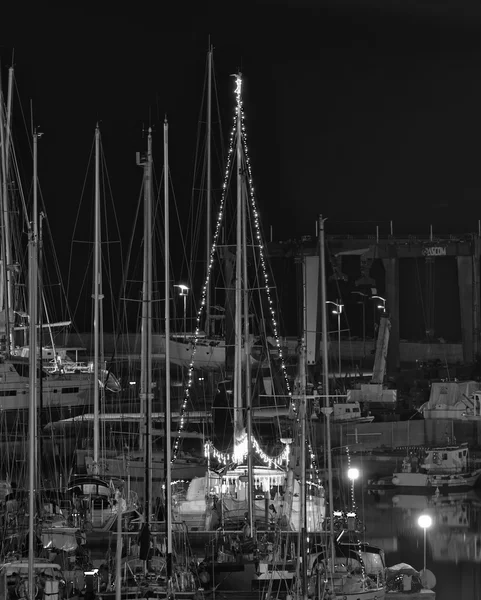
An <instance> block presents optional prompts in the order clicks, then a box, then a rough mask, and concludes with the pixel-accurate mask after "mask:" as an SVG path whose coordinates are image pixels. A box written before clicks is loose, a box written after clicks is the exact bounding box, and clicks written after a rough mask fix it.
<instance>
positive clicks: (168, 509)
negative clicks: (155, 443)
mask: <svg viewBox="0 0 481 600" xmlns="http://www.w3.org/2000/svg"><path fill="white" fill-rule="evenodd" d="M164 228H165V234H164V243H165V276H164V278H165V340H166V344H165V513H166V530H167V556H166V560H167V564H166V567H167V586H168V589H170V584H171V580H172V500H171V492H172V468H171V463H172V440H171V418H170V416H171V412H172V408H171V402H170V345H169V339H170V273H169V268H170V227H169V124H168V122H167V117H166V118H165V120H164Z"/></svg>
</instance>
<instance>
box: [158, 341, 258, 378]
mask: <svg viewBox="0 0 481 600" xmlns="http://www.w3.org/2000/svg"><path fill="white" fill-rule="evenodd" d="M169 348H170V362H171V363H173V364H175V365H179V366H180V367H185V368H189V367H190V366H191V364H193V365H194V367H195V368H196V369H206V370H212V371H216V370H219V369H221V368H223V367H225V360H226V355H225V350H226V346H225V340H223V339H215V338H212V339H211V338H199V339H198V340H197V342H196V343H195V344H194V341H193V340H192V339H191V338H188V339H187V340H184V339H171V340H170V346H169ZM194 348H195V353H194ZM250 349H251V347H250ZM244 360H245V358H244ZM250 361H251V365H256V364H258V362H259V361H258V360H256V359H255V358H254V357H253V356H252V355H251V354H250Z"/></svg>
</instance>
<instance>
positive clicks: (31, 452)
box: [2, 124, 38, 595]
mask: <svg viewBox="0 0 481 600" xmlns="http://www.w3.org/2000/svg"><path fill="white" fill-rule="evenodd" d="M2 126H3V124H2ZM37 141H38V135H37V132H36V131H34V134H33V215H32V223H31V226H30V231H29V244H28V274H29V286H28V293H29V307H28V312H29V316H30V321H29V330H30V331H29V334H30V339H29V368H30V369H29V391H30V396H29V419H28V424H29V427H28V430H29V431H28V433H29V436H28V459H29V472H28V491H29V497H28V590H29V595H30V594H31V590H33V589H34V582H35V576H34V558H35V540H36V533H35V512H36V511H35V491H36V485H35V484H36V472H37V469H36V458H37V457H36V442H37V310H38V302H37V299H38V295H37V283H38V281H37V277H38V271H37Z"/></svg>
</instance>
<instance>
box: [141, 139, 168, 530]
mask: <svg viewBox="0 0 481 600" xmlns="http://www.w3.org/2000/svg"><path fill="white" fill-rule="evenodd" d="M141 338H142V340H141V346H142V350H141V355H142V357H141V358H142V361H141V362H142V373H141V386H140V387H141V389H140V400H141V402H142V404H143V406H144V411H145V413H144V424H145V425H144V431H145V448H144V457H145V482H144V483H145V501H144V502H145V521H146V523H147V524H149V523H150V513H151V502H152V447H151V445H152V129H151V128H150V127H149V133H148V136H147V162H146V163H145V164H144V274H143V287H142V336H141ZM167 345H168V344H166V346H167Z"/></svg>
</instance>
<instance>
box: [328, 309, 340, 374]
mask: <svg viewBox="0 0 481 600" xmlns="http://www.w3.org/2000/svg"><path fill="white" fill-rule="evenodd" d="M326 304H333V305H334V306H335V307H336V308H335V309H333V311H332V314H333V315H337V353H338V362H339V379H341V314H342V309H343V308H344V304H341V303H340V301H339V300H338V301H337V302H332V301H331V300H326Z"/></svg>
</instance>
